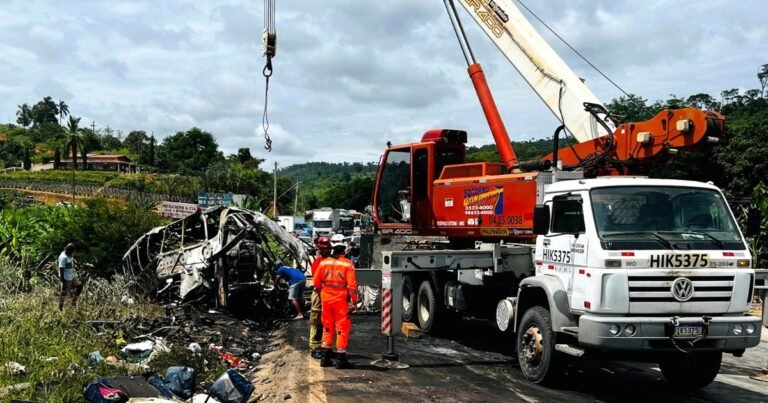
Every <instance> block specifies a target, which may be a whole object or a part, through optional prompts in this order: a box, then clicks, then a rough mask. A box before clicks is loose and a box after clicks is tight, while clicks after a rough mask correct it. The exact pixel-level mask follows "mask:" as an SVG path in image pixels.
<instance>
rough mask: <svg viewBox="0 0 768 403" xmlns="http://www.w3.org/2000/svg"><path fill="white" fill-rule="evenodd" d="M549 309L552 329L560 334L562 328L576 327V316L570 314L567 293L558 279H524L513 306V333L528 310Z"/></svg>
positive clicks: (548, 277)
mask: <svg viewBox="0 0 768 403" xmlns="http://www.w3.org/2000/svg"><path fill="white" fill-rule="evenodd" d="M545 304H546V307H547V308H548V309H549V312H550V315H551V319H552V328H553V329H554V330H555V331H556V332H561V331H562V329H563V328H564V327H575V326H577V322H576V316H574V315H572V314H571V310H570V304H569V303H568V293H567V292H566V291H565V287H564V286H563V283H562V282H560V279H558V278H557V277H552V276H533V277H526V278H525V279H523V281H521V282H520V288H519V289H518V291H517V304H515V327H514V329H515V332H517V325H518V323H519V322H520V318H521V317H522V315H523V314H525V311H526V310H528V308H530V307H532V306H536V305H542V306H543V305H545Z"/></svg>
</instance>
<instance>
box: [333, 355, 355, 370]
mask: <svg viewBox="0 0 768 403" xmlns="http://www.w3.org/2000/svg"><path fill="white" fill-rule="evenodd" d="M336 358H338V360H337V361H336V369H352V368H354V366H353V365H352V363H350V362H349V361H347V353H336Z"/></svg>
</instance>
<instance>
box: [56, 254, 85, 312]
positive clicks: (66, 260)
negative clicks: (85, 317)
mask: <svg viewBox="0 0 768 403" xmlns="http://www.w3.org/2000/svg"><path fill="white" fill-rule="evenodd" d="M74 254H75V244H73V243H70V244H68V245H67V246H66V247H65V248H64V251H63V252H61V254H60V255H59V259H58V264H57V266H58V268H59V278H60V279H61V295H60V296H59V310H60V311H61V310H63V309H64V299H65V298H66V297H67V296H71V297H72V306H77V297H79V296H80V293H81V292H82V291H83V284H82V283H81V282H80V280H78V279H77V276H75V267H76V265H75V257H74Z"/></svg>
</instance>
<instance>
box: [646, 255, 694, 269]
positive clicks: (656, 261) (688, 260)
mask: <svg viewBox="0 0 768 403" xmlns="http://www.w3.org/2000/svg"><path fill="white" fill-rule="evenodd" d="M707 266H709V255H707V254H706V253H665V254H660V255H651V256H650V257H649V258H648V267H650V268H654V267H659V268H665V269H692V268H696V267H707Z"/></svg>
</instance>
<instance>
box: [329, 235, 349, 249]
mask: <svg viewBox="0 0 768 403" xmlns="http://www.w3.org/2000/svg"><path fill="white" fill-rule="evenodd" d="M331 246H332V247H334V248H337V247H347V244H346V243H345V242H344V235H342V234H336V235H334V236H332V237H331Z"/></svg>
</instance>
